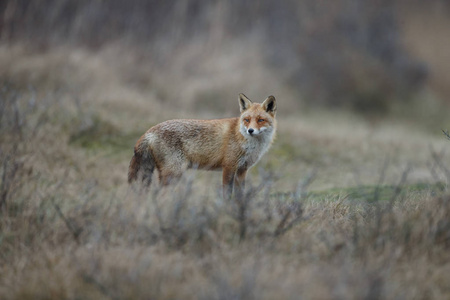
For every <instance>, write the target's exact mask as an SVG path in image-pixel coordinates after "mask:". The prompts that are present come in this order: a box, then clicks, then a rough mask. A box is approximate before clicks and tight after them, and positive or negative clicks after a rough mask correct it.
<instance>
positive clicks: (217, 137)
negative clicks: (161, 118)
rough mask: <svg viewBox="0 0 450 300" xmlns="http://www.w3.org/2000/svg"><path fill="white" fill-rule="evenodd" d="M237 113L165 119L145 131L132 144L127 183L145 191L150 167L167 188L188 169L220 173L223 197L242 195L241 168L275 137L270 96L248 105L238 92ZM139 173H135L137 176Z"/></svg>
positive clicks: (273, 105) (251, 162)
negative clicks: (222, 116)
mask: <svg viewBox="0 0 450 300" xmlns="http://www.w3.org/2000/svg"><path fill="white" fill-rule="evenodd" d="M239 106H240V111H241V115H240V117H237V118H229V119H216V120H169V121H165V122H163V123H160V124H157V125H155V126H153V127H152V128H150V129H149V130H148V131H147V132H146V133H145V134H144V135H143V136H141V138H140V139H139V140H138V141H137V143H136V145H135V147H134V156H133V158H132V159H131V162H130V167H129V170H128V182H129V183H132V182H133V181H135V180H137V179H138V173H142V182H143V184H144V185H145V186H146V187H148V186H149V185H150V183H151V180H152V173H153V171H154V169H155V167H156V169H158V172H159V181H160V184H162V185H167V184H169V183H170V182H171V181H173V180H175V179H178V178H180V177H181V175H182V174H183V172H184V171H185V170H186V169H188V168H198V169H206V170H223V175H222V178H223V194H224V198H225V199H228V198H230V197H231V195H232V193H233V186H234V189H235V191H234V193H235V196H236V197H240V196H242V192H243V189H244V184H245V176H246V173H247V170H248V169H249V168H250V167H252V166H253V165H254V164H255V163H256V162H258V160H259V159H260V158H261V157H262V156H263V154H264V153H265V152H266V151H267V150H268V149H269V146H270V145H271V144H272V142H273V140H274V137H275V129H276V120H275V114H276V111H277V106H276V101H275V97H274V96H269V97H267V99H266V100H265V101H264V102H263V103H261V104H260V103H253V102H252V101H250V99H248V98H247V97H246V96H245V95H244V94H239ZM140 171H141V172H140Z"/></svg>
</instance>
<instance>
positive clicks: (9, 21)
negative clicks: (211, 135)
mask: <svg viewBox="0 0 450 300" xmlns="http://www.w3.org/2000/svg"><path fill="white" fill-rule="evenodd" d="M449 36H450V2H449V1H447V0H430V1H420V0H415V1H402V0H395V1H390V0H336V1H324V0H323V1H316V0H302V1H291V0H288V1H282V2H276V1H269V0H261V1H249V0H244V1H241V0H239V1H237V0H236V1H235V0H231V1H205V0H186V1H144V0H129V1H121V0H110V1H102V0H94V1H84V0H79V1H75V0H42V1H31V0H4V1H2V2H1V3H0V41H1V43H2V44H3V45H5V44H9V45H11V44H16V43H17V42H25V44H26V45H25V46H23V48H24V49H21V51H37V52H40V53H48V52H50V51H53V50H54V49H55V48H56V49H58V48H59V49H60V47H62V46H64V47H76V48H78V49H80V48H81V49H84V50H85V51H89V52H94V53H100V54H101V57H102V59H105V60H106V63H105V64H106V66H107V67H109V68H110V70H109V71H111V72H112V73H117V74H113V77H114V80H118V81H119V83H120V84H123V85H125V86H128V87H130V88H133V89H134V90H135V91H136V92H137V93H143V94H146V95H147V98H148V101H158V102H160V103H167V104H171V105H175V104H177V105H181V106H182V107H183V109H188V110H189V109H194V107H195V110H198V109H200V110H206V111H209V110H215V109H217V110H220V111H223V110H224V109H225V110H227V108H228V107H230V106H231V105H233V104H234V103H231V104H230V100H229V99H230V98H232V99H234V98H236V95H237V94H238V93H239V92H244V93H246V94H248V96H249V97H250V98H255V99H257V100H261V99H262V98H263V97H265V96H267V95H269V94H274V95H276V96H277V97H278V98H279V99H280V100H281V101H282V103H283V105H280V109H281V111H284V112H285V113H288V112H293V111H295V110H297V109H308V108H311V107H313V108H315V107H319V108H327V109H328V108H330V109H337V108H339V109H340V108H342V109H350V110H351V111H353V112H356V113H362V114H370V115H371V116H373V114H376V115H378V116H379V115H380V114H381V115H383V114H386V113H389V112H392V110H395V109H398V110H400V111H403V109H399V108H398V105H397V104H400V106H401V105H402V104H403V105H405V104H406V106H407V107H410V106H411V105H419V106H420V103H421V102H422V105H423V102H424V101H437V102H439V104H442V103H445V104H447V103H449V99H450V75H449V74H448V70H449V69H450V39H449ZM17 51H19V50H17ZM79 55H82V54H79ZM75 56H76V55H75ZM67 60H68V62H67V63H68V64H69V65H75V68H76V67H77V66H76V65H78V64H79V63H81V62H80V60H83V58H81V57H72V56H71V57H68V58H67ZM72 67H73V66H72ZM98 67H101V66H98ZM103 67H104V66H103ZM92 68H95V67H94V66H92V65H91V69H92ZM53 71H54V70H53ZM109 71H106V74H103V75H104V76H106V75H108V76H110V75H111V74H108V73H109ZM22 75H23V76H25V77H26V76H30V77H32V75H31V74H29V75H24V74H22ZM42 75H43V74H41V80H42ZM47 75H48V74H47ZM64 76H66V77H67V76H68V74H64ZM86 76H87V75H86ZM98 76H101V75H98V74H96V75H95V77H97V78H98ZM46 77H51V76H50V75H48V76H46ZM3 79H4V78H3ZM9 79H10V78H9ZM22 79H23V78H22ZM49 80H50V79H49ZM71 80H72V79H71ZM108 80H109V81H110V82H111V80H112V79H111V78H106V77H105V78H104V79H103V81H108ZM27 81H29V82H28V83H30V82H31V81H33V78H27ZM40 84H42V82H40ZM66 85H67V84H66ZM66 88H67V87H66ZM222 100H223V101H222ZM433 105H435V104H433ZM445 107H447V106H445ZM403 108H405V106H403ZM420 109H421V110H422V107H421V108H420ZM407 112H408V113H411V112H410V111H409V110H408V111H407Z"/></svg>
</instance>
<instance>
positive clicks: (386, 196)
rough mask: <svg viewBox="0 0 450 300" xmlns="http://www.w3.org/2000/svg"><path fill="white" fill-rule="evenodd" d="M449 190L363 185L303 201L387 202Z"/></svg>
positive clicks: (428, 186) (441, 186) (417, 185)
mask: <svg viewBox="0 0 450 300" xmlns="http://www.w3.org/2000/svg"><path fill="white" fill-rule="evenodd" d="M446 190H447V187H446V185H445V184H444V183H442V182H438V183H432V184H429V183H414V184H408V185H403V186H394V185H379V186H376V185H363V186H357V187H347V188H332V189H327V190H323V191H312V192H308V193H307V194H306V195H303V199H305V200H307V201H323V200H329V199H335V198H346V199H347V200H351V201H361V202H369V203H373V202H386V201H392V200H400V199H403V198H405V197H407V196H413V195H424V194H431V195H436V196H437V195H441V194H443V193H444V192H445V191H446ZM273 197H274V198H276V199H279V200H283V199H286V200H287V199H291V198H292V197H295V195H294V194H292V193H278V194H275V195H273Z"/></svg>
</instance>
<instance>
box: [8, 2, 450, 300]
mask: <svg viewBox="0 0 450 300" xmlns="http://www.w3.org/2000/svg"><path fill="white" fill-rule="evenodd" d="M56 2H58V3H59V4H58V5H56ZM163 2H164V3H165V4H161V3H163ZM369 2H370V1H369ZM435 2H439V1H438V0H436V1H435ZM27 3H28V4H29V3H30V2H29V1H27V0H20V1H5V2H3V3H2V4H0V33H1V36H0V39H2V42H4V44H2V45H1V46H0V299H74V300H75V299H218V300H219V299H299V298H301V299H448V298H450V289H449V281H448V274H449V272H450V263H449V262H450V251H449V250H450V249H449V248H450V221H449V220H450V198H449V195H448V182H449V180H450V171H449V170H450V167H449V161H450V160H449V159H450V156H449V155H450V153H449V151H448V147H450V144H449V141H448V140H447V139H446V137H448V135H449V134H448V131H447V129H448V127H447V125H448V124H446V123H445V122H447V115H448V113H447V107H446V106H442V105H441V104H440V103H439V101H435V100H436V99H435V98H433V96H432V92H430V91H427V90H426V88H425V90H422V91H421V92H420V93H418V94H417V96H416V98H417V99H415V100H414V99H406V100H405V101H403V100H404V99H403V100H401V101H400V99H398V100H399V101H398V103H399V106H398V107H397V108H395V109H397V111H395V109H393V111H392V112H391V114H387V115H382V114H378V115H377V116H372V115H371V114H370V113H369V114H363V115H357V114H355V113H354V110H345V107H346V105H345V104H344V105H343V107H344V109H342V110H335V109H331V110H328V109H326V106H324V107H325V108H323V109H317V108H311V107H310V106H308V105H304V104H305V103H304V102H308V101H316V100H317V101H324V102H323V104H324V105H325V103H328V101H331V100H330V99H333V97H331V98H327V95H334V91H336V93H339V94H340V96H341V97H342V98H340V99H337V100H336V101H341V100H342V101H343V102H345V101H350V102H351V101H356V102H359V101H362V102H361V103H359V104H361V105H362V106H364V107H363V108H362V110H364V109H365V108H367V107H370V106H371V105H373V103H375V102H377V101H380V102H378V104H380V103H381V105H384V104H387V103H388V101H390V100H388V99H390V98H389V97H390V96H392V95H394V94H396V92H395V91H394V90H396V89H397V88H399V89H401V86H402V83H401V82H400V83H399V82H398V81H396V80H399V81H401V80H403V79H402V78H401V75H399V74H402V72H406V74H407V75H408V76H409V75H411V76H412V77H408V76H407V77H408V78H406V79H405V80H409V79H414V80H419V82H420V83H422V81H421V80H425V79H424V78H422V77H420V78H417V77H415V76H416V75H420V74H419V73H420V72H419V73H415V72H409V71H408V70H407V69H408V66H409V67H411V68H413V69H414V70H416V71H420V70H417V69H415V64H414V61H413V60H409V57H408V59H406V60H403V63H405V64H403V65H402V64H400V65H398V64H396V63H395V62H396V59H394V60H393V61H390V63H392V64H390V63H386V60H389V59H386V58H385V57H384V56H383V55H384V54H383V53H385V52H383V51H382V49H381V50H380V49H378V50H379V51H378V52H377V51H375V50H376V49H375V50H374V49H372V47H371V46H370V45H369V44H370V43H369V44H364V43H363V42H364V41H365V40H367V39H368V38H370V37H371V36H372V34H375V33H374V31H372V30H371V28H372V29H374V30H375V29H376V28H378V27H377V24H380V21H382V22H381V23H383V24H384V21H386V20H387V21H388V22H387V23H386V24H387V25H386V26H387V27H385V28H384V29H382V32H385V33H386V32H391V31H390V30H391V29H392V30H393V31H392V32H397V25H398V24H396V23H395V22H394V23H391V21H392V20H394V19H395V18H394V17H395V15H393V12H394V11H395V10H394V6H391V4H389V5H388V6H386V7H384V6H383V5H382V4H383V3H384V1H381V2H377V1H375V2H373V3H372V2H371V3H372V4H371V6H370V7H369V6H368V7H365V8H364V10H362V14H359V10H358V9H356V10H355V9H354V8H355V7H358V5H362V4H361V3H362V2H358V1H337V2H336V4H334V5H335V6H333V7H332V6H330V7H332V8H333V9H330V10H327V9H323V8H322V9H321V8H320V7H317V6H316V4H315V2H314V1H300V2H298V3H297V2H296V1H287V2H285V4H283V5H281V6H280V7H278V9H276V8H277V7H276V5H275V4H272V2H270V1H262V2H260V5H259V6H258V7H257V9H256V10H252V2H250V1H239V4H237V3H234V2H233V3H234V4H221V2H211V3H210V4H208V5H205V6H201V5H200V6H196V4H201V3H203V1H201V0H200V1H197V0H195V1H188V2H186V3H188V4H189V5H185V6H183V5H182V2H179V4H178V5H175V6H171V5H170V2H166V1H162V2H161V3H159V4H158V5H162V6H161V7H160V8H161V9H162V11H163V12H166V13H167V14H165V13H160V14H158V13H156V12H158V10H152V12H151V13H155V15H153V16H154V18H152V19H151V18H150V19H146V18H144V17H145V15H142V14H143V13H144V12H143V11H141V8H142V6H146V5H148V7H151V8H153V7H152V6H153V5H157V2H154V3H153V2H152V3H150V2H149V3H147V2H146V1H139V0H136V1H130V3H133V4H134V5H130V6H127V8H126V9H127V11H123V14H120V16H116V17H118V20H119V21H118V23H114V22H112V20H113V19H114V18H111V15H114V14H115V13H117V12H122V11H121V8H122V7H124V5H123V3H124V2H121V1H111V2H108V3H109V4H105V3H106V2H101V1H100V2H99V1H96V2H95V1H94V2H92V1H78V2H74V1H71V0H66V1H60V2H59V1H47V2H46V3H50V4H53V5H49V6H45V5H42V6H40V5H37V4H30V5H27ZM111 3H112V4H111ZM155 3H156V4H155ZM229 3H232V2H229ZM358 3H359V4H358ZM40 4H41V3H40ZM191 4H192V5H193V6H192V7H191V6H190V5H191ZM102 5H110V6H109V9H108V10H106V11H104V10H103V8H104V7H103V6H102ZM196 7H197V8H198V9H195V8H196ZM47 8H48V9H49V10H47ZM65 8H67V10H65ZM190 8H193V11H191V10H190ZM291 8H296V10H295V9H293V10H291ZM300 8H301V9H300ZM344 8H353V9H354V10H351V13H350V14H349V15H346V14H345V13H344V12H346V11H347V10H346V9H344ZM239 9H242V12H247V11H252V12H253V13H254V15H251V16H254V17H256V16H265V17H266V18H267V20H269V21H270V20H277V22H276V23H271V22H269V21H267V22H266V20H265V21H264V22H259V23H258V22H257V20H258V19H257V18H252V17H249V18H245V19H244V18H239V14H235V12H236V11H235V10H239ZM49 11H50V12H51V13H49V15H48V18H46V19H45V20H44V19H42V20H43V21H42V23H43V24H45V25H46V26H42V27H35V26H34V25H33V24H34V21H35V18H39V17H42V16H43V15H46V14H47V13H48V12H49ZM159 12H161V11H159ZM98 14H101V16H102V18H103V19H102V18H100V19H98V18H97V19H96V18H95V16H98ZM127 14H128V15H130V14H131V15H132V16H135V17H136V18H134V17H133V18H132V20H134V21H133V22H135V21H136V22H137V23H133V22H131V23H129V22H126V15H127ZM174 14H175V16H174ZM286 14H288V15H287V16H286ZM298 15H301V16H304V17H305V18H302V22H301V23H302V24H300V25H301V26H300V32H301V34H300V35H299V36H297V37H296V38H297V39H299V40H295V41H297V42H299V43H292V44H289V45H288V46H289V47H287V48H283V47H284V46H285V45H286V43H289V41H290V39H289V34H287V35H286V36H281V37H280V39H281V40H280V41H278V42H279V43H273V45H272V44H271V47H272V46H273V47H274V48H271V47H268V48H264V47H261V45H267V44H264V41H265V40H264V39H261V38H262V37H264V38H273V37H274V36H276V34H277V33H279V32H280V30H281V29H283V28H284V29H286V28H296V26H297V25H298V24H297V23H291V21H289V20H295V19H296V18H297V17H298ZM362 15H363V16H364V17H361V16H362ZM67 16H69V17H70V18H67V19H66V18H65V17H67ZM77 16H78V17H77ZM162 16H170V17H167V18H166V19H165V18H163V17H162ZM189 16H199V18H195V21H193V22H192V23H189V18H187V17H189ZM201 16H203V18H202V17H201ZM280 16H281V17H280ZM283 16H286V18H287V19H284V18H282V17H283ZM292 16H294V17H293V19H290V17H292ZM175 17H176V19H177V20H179V22H180V23H177V24H174V25H173V26H172V25H171V26H167V27H165V25H167V24H166V23H162V25H161V26H160V27H151V26H147V27H146V26H144V25H145V24H148V23H146V22H156V23H158V22H168V21H170V20H172V19H173V18H175ZM378 17H379V18H378ZM2 18H3V19H2ZM393 18H394V19H393ZM83 20H84V21H87V22H84V23H83V22H81V21H83ZM99 20H101V22H100V21H99ZM383 20H384V21H383ZM232 21H233V22H232ZM98 22H100V23H102V22H103V23H102V24H109V25H111V26H102V27H101V29H99V31H97V32H94V31H92V32H90V31H89V30H88V29H90V28H93V26H94V27H95V26H96V24H97V25H98V24H99V23H98ZM108 22H112V23H108ZM183 22H184V23H183ZM202 22H203V23H202ZM113 23H114V24H113ZM188 23H189V26H190V27H189V26H187V27H186V28H182V26H181V27H180V26H179V25H180V24H188ZM55 24H65V25H64V26H59V27H58V26H56V27H55V26H54V25H55ZM139 24H140V25H139ZM205 24H206V25H208V26H206V25H205ZM267 24H272V25H273V26H269V27H270V28H269V29H268V30H267V31H269V30H270V33H268V34H269V35H268V36H264V34H265V31H264V30H261V28H262V29H267V28H268V25H267ZM336 24H338V25H339V24H340V26H341V27H339V26H335V25H336ZM420 24H422V23H420ZM162 27H164V28H163V29H161V28H162ZM50 28H56V29H54V30H53V29H50ZM135 28H140V30H142V31H139V30H138V31H137V32H133V33H132V34H131V33H130V32H131V31H134V29H135ZM205 28H206V29H205ZM240 28H245V30H242V32H241V31H240V32H238V31H239V29H240ZM280 28H281V29H280ZM352 28H353V29H355V28H356V29H357V28H362V29H361V30H360V31H358V30H357V31H353V30H352ZM200 29H201V30H200ZM204 30H206V31H204ZM383 30H386V31H383ZM347 31H349V32H350V33H346V32H347ZM283 32H290V31H289V30H287V31H284V30H283ZM147 34H148V36H149V37H148V40H144V41H139V38H140V37H142V36H146V35H147ZM230 36H231V37H232V38H230ZM330 36H336V39H328V37H330ZM82 37H86V40H85V41H83V38H82ZM302 37H303V38H304V39H302ZM385 37H386V36H385V35H384V34H383V33H381V35H380V37H379V38H380V39H381V41H385V42H386V40H383V38H385ZM347 38H348V39H347ZM397 38H399V37H395V38H394V39H393V40H390V41H387V42H386V43H384V42H381V43H380V44H377V42H375V43H376V44H377V45H380V46H383V45H384V46H386V47H387V48H389V49H390V50H392V52H391V53H394V54H395V55H394V56H395V57H397V58H398V59H402V57H403V56H402V53H403V52H402V51H403V50H404V49H402V47H401V46H400V45H399V44H398V43H399V40H398V39H397ZM375 40H377V39H374V40H373V41H375ZM377 41H380V40H377ZM84 42H85V43H84ZM335 42H336V43H337V44H334V43H335ZM361 43H363V44H364V45H365V46H364V47H363V46H361V45H362V44H361ZM335 45H340V46H341V47H342V48H336V47H334V46H335ZM300 46H301V47H300ZM277 47H281V48H283V49H287V50H289V49H291V50H295V51H294V52H295V53H285V52H283V51H284V50H283V51H277V49H278V50H279V49H280V48H277ZM299 47H300V48H299ZM315 47H316V48H315ZM315 49H318V52H317V51H315ZM335 49H340V50H345V51H342V52H340V54H342V56H338V57H331V56H329V53H330V52H329V51H335ZM357 49H359V50H360V52H359V50H357ZM389 49H388V50H389ZM371 51H372V52H371ZM373 51H375V52H376V53H373ZM357 52H358V53H357ZM388 52H389V51H388ZM295 57H297V59H301V60H303V61H306V62H307V63H306V64H305V65H304V66H305V69H296V68H297V67H298V66H299V65H298V64H294V63H292V66H290V63H291V62H292V61H294V60H295V59H294V60H290V59H292V58H295ZM286 58H287V60H285V61H283V59H286ZM323 58H328V59H329V60H326V59H325V60H324V59H323ZM337 61H344V62H352V63H351V64H346V63H342V64H335V63H336V62H337ZM286 62H287V65H288V66H287V65H286ZM358 66H360V67H358ZM289 67H292V68H293V69H291V68H289ZM404 67H405V68H406V69H405V68H404ZM313 69H314V70H316V72H317V73H314V72H312V73H314V74H315V75H314V76H312V77H310V78H305V77H304V76H303V75H304V74H308V75H309V74H310V72H311V70H313ZM419 69H420V68H419ZM330 70H331V71H330ZM414 70H413V71H414ZM347 71H348V72H347ZM390 71H393V72H392V73H390ZM337 73H339V74H341V73H342V74H343V75H345V76H344V77H343V80H342V81H339V82H338V81H336V80H335V78H336V77H335V76H333V74H337ZM344 73H345V74H344ZM302 74H303V75H302ZM403 74H405V73H403ZM322 75H326V76H323V77H322ZM372 75H373V76H372ZM422 75H423V74H422ZM302 76H303V77H302ZM373 78H375V79H376V82H375V83H374V84H373V85H372V84H368V82H370V80H371V79H373ZM368 79H369V80H368ZM290 80H294V83H293V82H292V81H290ZM330 82H331V83H330ZM297 83H299V84H298V85H297ZM311 83H313V84H311ZM328 83H330V85H328ZM403 83H405V82H403ZM393 84H394V85H396V84H399V85H396V87H395V88H393V87H392V85H393ZM405 84H406V83H405ZM305 86H308V88H309V89H310V90H303V87H305ZM321 86H325V87H326V90H325V91H318V89H319V88H320V87H321ZM380 87H386V88H387V93H388V94H389V95H390V96H389V95H388V96H389V97H386V95H385V94H383V93H382V92H380V91H384V89H383V88H381V89H380ZM403 87H405V85H403ZM418 87H421V84H418ZM391 88H393V89H391ZM412 90H413V91H416V90H415V88H414V89H412ZM247 91H248V94H249V95H255V98H261V97H263V96H265V95H268V94H272V93H273V94H275V95H276V96H277V99H280V105H279V106H280V109H279V113H278V124H279V131H278V137H277V140H276V141H275V143H274V145H273V147H272V148H271V150H270V151H269V153H267V155H266V156H265V157H264V158H263V159H262V161H261V162H260V163H259V164H258V165H257V166H256V167H255V168H253V169H252V171H251V172H250V174H249V184H248V189H247V191H246V197H245V198H244V200H243V201H242V202H224V201H223V200H222V199H221V197H220V182H221V180H220V174H219V173H214V172H201V171H198V172H188V173H187V174H186V176H185V177H183V179H182V180H181V181H180V182H179V183H178V184H177V185H175V186H171V187H170V188H169V189H163V190H160V189H159V188H158V186H157V185H156V184H155V185H153V186H152V188H151V190H150V192H149V193H139V191H135V190H134V189H133V188H130V187H129V186H128V185H127V183H126V175H127V167H128V163H129V160H130V158H131V155H132V149H133V145H134V143H135V141H136V140H137V139H138V138H139V136H140V134H142V132H143V131H145V130H146V129H147V128H148V127H149V126H151V125H153V124H156V123H158V122H161V121H163V120H166V119H172V118H220V117H228V116H234V115H236V114H237V113H238V103H237V95H238V93H239V92H247ZM304 91H305V94H303V92H304ZM315 91H318V93H319V94H317V93H315ZM346 91H351V92H352V93H353V92H354V93H353V94H352V93H350V94H346V93H347V92H346ZM393 91H394V92H393ZM397 91H398V90H397ZM410 91H411V90H410ZM391 92H393V93H392V94H391ZM322 93H323V94H322ZM400 94H402V93H400ZM406 94H407V93H406ZM300 95H302V96H303V97H302V96H300ZM304 95H309V97H308V99H309V100H307V99H305V97H304ZM402 95H403V94H402ZM315 96H317V97H315ZM346 96H349V98H346ZM344 98H345V99H344ZM325 99H328V100H325ZM365 101H368V102H365ZM408 101H409V102H408ZM369 102H370V103H369ZM406 102H407V103H408V104H407V105H404V103H406ZM335 104H336V105H337V106H338V105H339V104H338V103H335ZM359 104H358V105H359ZM378 104H377V105H378ZM390 104H391V102H389V105H390ZM366 105H368V106H366ZM312 107H313V106H312ZM300 108H301V109H300ZM383 109H384V108H383V107H381V108H380V110H379V111H382V110H383ZM441 129H443V130H445V131H444V134H445V136H443V135H442V134H441ZM154 182H157V180H155V181H154Z"/></svg>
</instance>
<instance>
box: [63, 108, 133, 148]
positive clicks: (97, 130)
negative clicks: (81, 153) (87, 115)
mask: <svg viewBox="0 0 450 300" xmlns="http://www.w3.org/2000/svg"><path fill="white" fill-rule="evenodd" d="M139 136H140V134H138V133H124V132H122V131H121V130H119V129H118V128H116V127H115V126H114V125H112V124H111V123H109V122H107V121H104V120H102V119H101V118H100V117H98V116H94V117H93V118H92V121H91V122H90V124H89V125H88V126H84V127H82V128H80V129H78V130H77V131H74V132H72V133H71V134H70V138H69V143H70V144H71V145H75V146H79V147H82V148H85V149H87V150H95V151H105V152H108V153H110V152H115V153H118V152H120V153H121V152H125V151H132V149H133V146H134V144H135V143H136V141H137V139H138V138H139Z"/></svg>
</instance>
